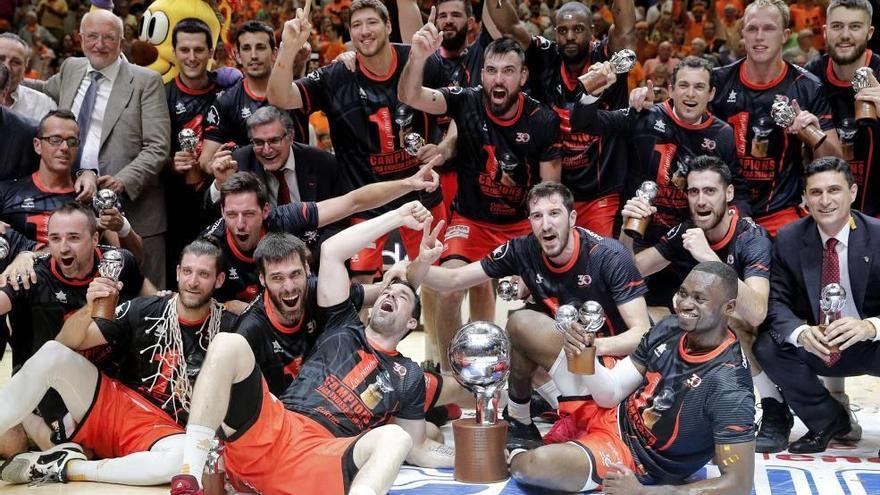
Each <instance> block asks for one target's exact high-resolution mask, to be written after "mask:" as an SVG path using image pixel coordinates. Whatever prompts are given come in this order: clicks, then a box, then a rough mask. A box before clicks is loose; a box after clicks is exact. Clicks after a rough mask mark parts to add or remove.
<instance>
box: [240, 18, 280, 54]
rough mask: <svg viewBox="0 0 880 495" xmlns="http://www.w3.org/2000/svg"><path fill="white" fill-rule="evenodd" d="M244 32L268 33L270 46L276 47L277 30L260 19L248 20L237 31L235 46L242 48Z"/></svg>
mask: <svg viewBox="0 0 880 495" xmlns="http://www.w3.org/2000/svg"><path fill="white" fill-rule="evenodd" d="M244 33H266V34H267V35H268V36H269V48H271V49H273V50H274V49H275V30H274V29H272V26H270V25H268V24H266V23H265V22H260V21H247V22H245V23H244V24H242V25H241V27H240V28H238V32H237V33H235V48H236V49H241V35H243V34H244Z"/></svg>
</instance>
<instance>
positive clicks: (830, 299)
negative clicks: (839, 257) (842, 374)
mask: <svg viewBox="0 0 880 495" xmlns="http://www.w3.org/2000/svg"><path fill="white" fill-rule="evenodd" d="M819 297H820V299H819V309H821V310H822V314H823V315H824V318H823V320H822V322H820V323H819V328H820V329H821V330H822V333H823V334H824V333H825V329H826V328H828V325H830V324H831V322H832V321H834V320H836V319H838V318H839V317H840V312H841V311H842V310H843V307H844V306H846V289H844V288H843V286H841V285H840V284H828V285H826V286H825V287H822V293H821V295H820V296H819ZM828 350H829V351H831V354H830V355H829V356H828V359H827V360H826V361H825V364H826V365H828V366H834V363H836V362H838V361H840V347H839V346H836V345H835V346H831V347H829V348H828Z"/></svg>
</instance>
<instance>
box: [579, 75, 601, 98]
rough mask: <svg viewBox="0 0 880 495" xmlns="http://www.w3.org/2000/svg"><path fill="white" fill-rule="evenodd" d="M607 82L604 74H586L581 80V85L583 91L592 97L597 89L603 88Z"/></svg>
mask: <svg viewBox="0 0 880 495" xmlns="http://www.w3.org/2000/svg"><path fill="white" fill-rule="evenodd" d="M607 82H608V78H607V77H605V75H604V74H600V73H598V72H594V73H593V74H587V75H585V76H584V78H583V79H582V80H581V85H583V87H584V91H585V92H586V93H587V94H588V95H592V94H593V93H594V92H595V91H597V90H598V89H599V88H601V87H602V86H604V85H605V84H606V83H607Z"/></svg>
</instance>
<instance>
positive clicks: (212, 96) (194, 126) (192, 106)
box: [165, 75, 223, 156]
mask: <svg viewBox="0 0 880 495" xmlns="http://www.w3.org/2000/svg"><path fill="white" fill-rule="evenodd" d="M222 93H223V90H222V89H220V88H219V87H217V85H216V84H214V83H213V82H211V84H209V85H208V86H207V87H206V88H202V89H192V88H188V87H186V85H185V84H183V82H182V81H181V80H180V76H179V75H178V76H177V77H175V78H174V79H173V80H172V81H168V82H167V83H166V84H165V98H166V99H167V100H168V113H169V114H170V115H171V155H172V156H173V155H174V153H176V152H178V151H180V140H179V139H178V136H179V135H180V131H181V130H183V129H190V130H192V131H193V132H194V133H195V135H196V137H197V138H198V139H199V145H198V147H197V149H196V154H198V152H200V151H201V147H202V140H203V139H204V134H205V115H207V114H208V111H209V110H210V109H211V105H213V104H214V101H215V100H216V99H217V98H218V97H219V96H220V95H221V94H222Z"/></svg>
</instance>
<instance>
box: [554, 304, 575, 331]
mask: <svg viewBox="0 0 880 495" xmlns="http://www.w3.org/2000/svg"><path fill="white" fill-rule="evenodd" d="M577 320H578V310H577V308H575V307H574V306H572V305H571V304H563V305H562V306H559V308H558V309H557V310H556V329H557V330H559V331H560V332H563V333H564V332H566V331H568V329H569V327H571V324H572V323H574V322H576V321H577Z"/></svg>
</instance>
